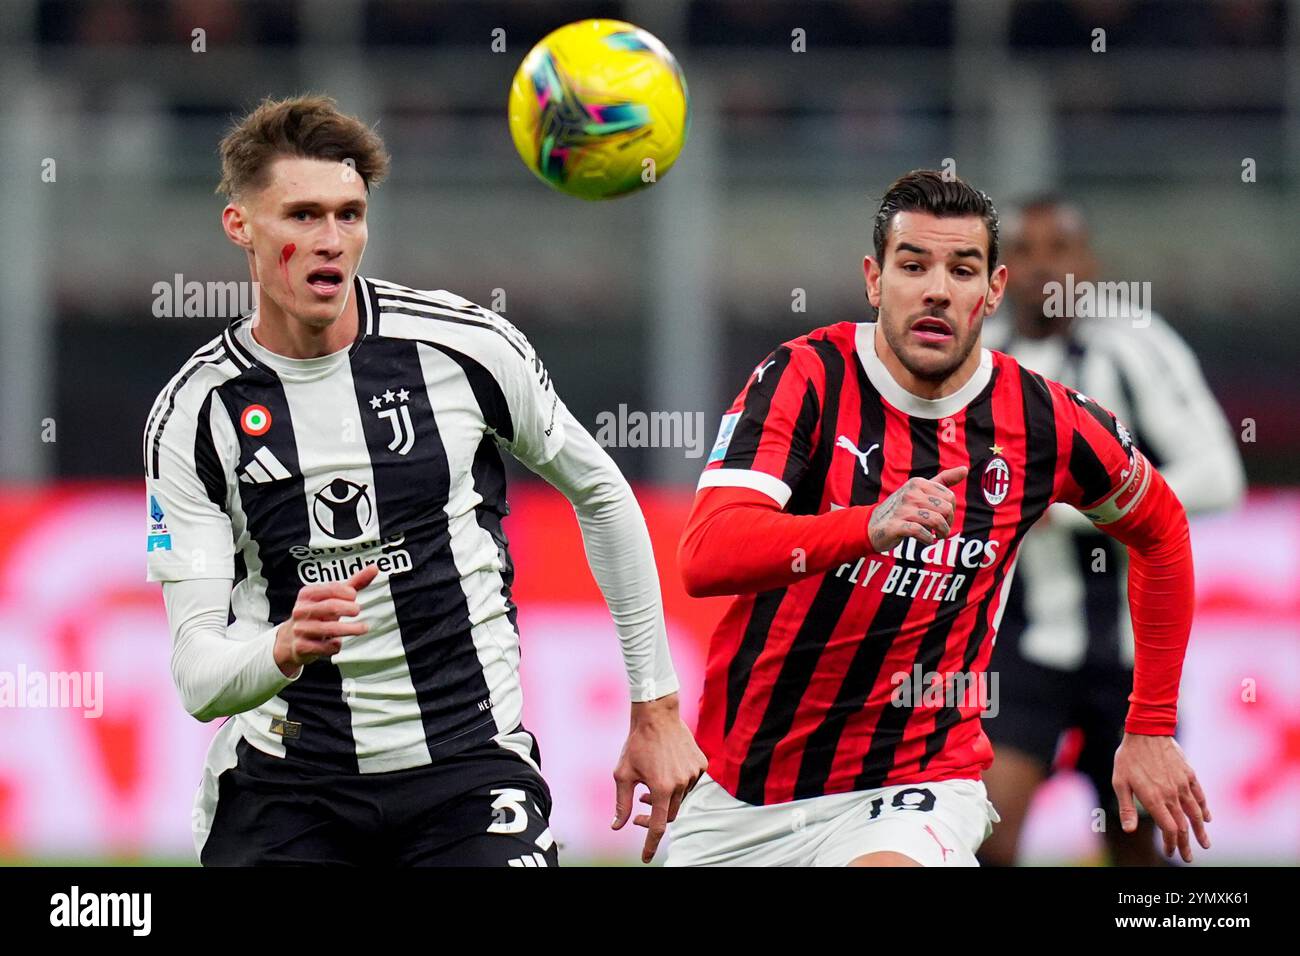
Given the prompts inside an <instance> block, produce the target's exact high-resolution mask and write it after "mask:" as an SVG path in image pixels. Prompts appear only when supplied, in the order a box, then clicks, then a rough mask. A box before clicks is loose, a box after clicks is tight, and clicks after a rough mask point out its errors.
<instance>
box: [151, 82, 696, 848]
mask: <svg viewBox="0 0 1300 956" xmlns="http://www.w3.org/2000/svg"><path fill="white" fill-rule="evenodd" d="M221 155H222V166H223V179H222V183H221V186H220V187H219V188H220V191H222V192H224V193H225V194H226V195H227V196H228V197H229V202H228V204H227V205H226V207H225V209H224V211H223V214H222V223H223V226H224V229H225V233H226V236H227V237H228V238H229V239H230V241H231V242H233V243H234V244H235V245H236V246H238V247H239V248H241V249H242V250H243V251H244V252H245V253H246V255H247V259H248V263H249V268H250V273H251V276H252V278H253V280H254V281H255V282H256V283H258V286H259V297H258V299H259V301H258V308H257V310H256V312H255V313H254V314H253V315H251V316H246V317H244V318H241V319H238V320H236V321H235V322H233V323H231V324H230V326H229V327H227V328H226V329H225V330H224V331H223V332H222V333H221V334H220V335H218V336H217V337H216V338H215V339H213V340H212V341H211V342H210V343H209V344H208V345H206V346H204V347H203V348H202V349H200V350H199V351H198V352H196V353H195V354H194V356H193V357H192V358H191V359H190V360H189V361H188V362H186V363H185V364H184V366H183V367H182V368H181V369H180V371H179V372H178V373H177V374H176V375H175V376H174V377H173V378H172V380H171V382H169V383H168V385H167V386H166V387H165V388H164V389H163V390H162V392H161V394H160V395H159V396H158V399H157V401H156V402H155V404H154V407H153V410H152V411H151V413H150V415H149V419H148V422H147V425H146V429H145V435H144V464H145V471H146V486H147V495H148V511H149V533H148V539H147V541H148V545H147V549H148V576H149V579H150V580H153V581H160V582H163V596H164V599H165V602H166V606H167V614H168V620H169V622H170V625H171V628H172V631H173V637H174V649H173V654H172V673H173V676H174V678H175V681H176V684H177V687H178V689H179V690H180V694H181V697H182V700H183V701H184V704H185V707H186V709H187V710H188V711H189V713H191V714H192V715H193V716H195V717H197V718H198V719H199V720H204V721H207V720H212V719H214V718H222V717H225V718H231V719H229V720H227V721H226V722H225V723H224V724H223V725H222V726H221V728H220V729H219V730H218V731H217V733H216V735H215V737H214V739H213V742H212V745H211V747H210V750H209V753H208V758H207V763H206V766H205V768H204V772H203V778H202V782H201V785H200V787H199V791H198V794H197V796H196V800H195V806H194V815H193V828H194V838H195V846H196V850H197V852H198V854H199V858H200V860H201V862H202V863H204V864H205V865H269V864H277V865H289V864H335V865H363V864H381V865H385V864H386V865H399V866H426V865H429V866H432V865H496V866H515V867H538V866H553V865H555V864H556V862H557V860H558V856H557V846H556V839H555V837H554V836H553V835H552V833H551V830H550V826H549V822H548V818H549V813H550V806H551V795H550V792H549V790H548V788H547V786H546V783H545V781H544V780H543V778H542V776H541V770H540V756H539V749H538V746H537V742H536V740H534V738H533V737H532V735H531V734H530V733H529V732H528V730H527V729H526V728H525V727H524V726H523V723H522V698H521V694H520V685H519V673H518V672H519V666H520V654H519V635H518V631H517V628H516V624H515V605H514V603H513V601H512V599H511V590H510V589H511V582H512V579H513V573H514V572H513V566H512V563H511V559H510V552H509V547H508V543H507V540H506V535H505V531H504V528H503V522H502V519H503V518H504V517H505V516H506V514H507V513H508V508H507V503H506V497H505V475H504V471H503V467H502V460H501V456H500V453H499V449H505V450H506V451H508V452H509V453H510V454H512V455H513V456H514V457H516V458H517V459H519V460H520V461H521V462H523V463H524V464H525V465H527V466H528V467H529V468H530V469H532V470H533V471H534V472H536V473H537V474H539V475H541V476H542V477H543V478H545V479H546V480H547V481H548V482H550V483H551V484H552V485H554V486H555V487H556V488H558V489H559V490H560V491H561V492H563V493H564V494H565V495H566V496H567V497H568V498H569V500H570V501H571V502H572V503H573V506H574V509H575V511H576V513H577V517H578V521H579V524H580V525H581V528H582V532H583V538H584V542H585V547H586V551H587V558H588V563H589V564H590V566H591V570H592V572H593V574H594V576H595V578H596V581H597V583H598V584H599V586H600V588H601V590H602V592H603V594H604V596H605V599H606V602H607V603H608V605H609V608H610V611H611V613H612V615H613V618H614V625H615V628H616V630H617V632H618V635H619V639H620V642H621V646H622V651H623V657H624V662H625V664H626V667H627V673H628V682H629V690H630V695H631V699H632V705H631V730H630V732H629V735H628V739H627V744H626V746H625V748H624V751H623V754H622V757H621V758H620V761H619V764H618V767H617V769H616V771H615V779H616V784H617V787H616V809H615V819H614V826H615V827H616V828H618V827H621V826H623V825H624V824H625V823H626V822H627V820H628V818H629V817H630V816H631V813H632V798H633V792H634V789H635V787H636V785H637V784H645V785H646V786H647V787H648V788H649V791H650V792H649V794H648V795H647V796H646V797H643V798H642V799H643V801H644V802H647V803H649V804H650V810H649V812H648V813H644V814H641V815H640V816H638V818H637V821H638V822H639V823H641V824H643V825H645V826H646V827H648V829H649V833H648V834H647V837H646V841H645V845H644V848H643V859H645V860H647V861H648V860H649V859H650V857H651V856H652V855H653V854H654V852H655V848H656V846H657V845H658V842H659V839H660V838H661V836H662V834H663V831H664V828H665V826H666V824H667V822H668V821H669V820H670V819H672V818H673V817H674V816H675V814H676V812H677V808H678V806H679V804H680V802H681V800H682V798H683V796H684V795H685V794H686V792H687V791H688V790H689V789H690V787H691V786H692V785H693V784H694V783H695V781H696V779H697V778H698V777H699V775H700V773H701V772H702V771H703V769H704V759H703V755H702V754H701V753H700V751H699V749H698V747H697V746H696V744H695V742H694V740H693V739H692V737H691V734H690V731H689V729H688V728H687V727H686V726H685V725H684V724H683V723H682V721H681V718H680V716H679V714H678V707H677V678H676V676H675V673H674V671H673V666H672V660H671V658H670V656H669V652H668V645H667V639H666V631H665V624H664V616H663V608H662V603H661V599H660V591H659V581H658V577H657V574H656V570H655V564H654V557H653V553H652V551H651V547H650V539H649V534H648V532H647V529H646V525H645V520H644V518H643V516H642V514H641V511H640V508H639V507H638V505H637V503H636V499H635V498H634V497H633V495H632V492H631V489H630V488H629V486H628V484H627V482H626V481H625V480H624V479H623V477H622V475H621V474H620V473H619V471H618V469H617V468H616V467H615V465H614V463H613V462H612V461H611V460H610V458H609V456H608V455H607V454H606V453H605V452H604V450H603V449H601V448H600V447H599V446H598V445H597V444H596V442H595V440H594V439H593V438H592V437H591V436H590V435H589V434H588V433H587V432H586V431H585V430H584V429H583V428H582V426H581V425H580V424H579V423H578V422H577V421H576V420H575V419H574V417H573V415H572V414H571V413H570V412H569V411H568V410H567V409H566V408H565V406H564V403H563V402H562V401H561V400H560V399H559V397H558V395H557V394H556V391H555V386H554V383H553V382H552V381H551V378H550V376H549V375H548V374H547V371H546V369H545V367H544V366H543V365H542V363H541V361H540V359H539V358H538V357H537V355H536V353H535V352H534V351H533V349H532V347H531V345H530V344H529V342H528V340H527V339H526V338H525V337H524V336H523V334H522V333H521V332H520V331H519V330H518V329H517V328H516V327H515V326H513V325H512V324H511V323H509V322H508V321H506V320H505V319H504V318H502V317H501V316H499V315H497V314H495V313H493V312H490V311H488V310H486V309H483V308H480V307H479V306H477V305H475V304H473V303H472V302H469V301H467V300H466V299H464V298H462V297H460V296H458V295H455V294H453V293H451V292H446V291H430V290H423V289H415V288H410V287H407V286H404V285H399V284H397V283H393V282H388V281H384V280H381V279H374V278H367V277H363V276H362V275H360V274H359V272H358V268H359V265H360V261H361V257H362V253H363V252H364V249H365V245H366V240H367V222H366V205H367V197H368V195H369V191H370V188H371V187H373V186H376V185H378V183H379V182H380V181H381V180H382V179H383V178H384V176H385V174H386V172H387V169H388V165H389V160H388V156H387V154H386V153H385V151H384V148H383V144H382V142H381V141H380V140H379V138H378V137H377V136H376V135H375V134H374V132H373V131H372V130H370V129H369V128H368V127H366V126H365V125H364V124H363V123H361V122H360V121H359V120H357V119H355V118H354V117H350V116H346V115H344V114H342V113H341V112H339V110H338V109H337V107H336V106H335V104H334V103H333V101H332V100H330V99H328V98H325V97H299V98H295V99H289V100H281V101H275V100H268V101H266V102H264V103H263V104H262V105H261V106H259V107H258V108H257V109H256V110H255V111H253V112H252V113H251V114H249V115H248V116H247V117H245V118H244V119H242V120H241V121H240V122H239V123H238V124H237V125H236V126H235V127H234V129H232V131H231V132H230V134H229V135H228V136H227V137H226V139H225V140H224V141H223V143H222V149H221Z"/></svg>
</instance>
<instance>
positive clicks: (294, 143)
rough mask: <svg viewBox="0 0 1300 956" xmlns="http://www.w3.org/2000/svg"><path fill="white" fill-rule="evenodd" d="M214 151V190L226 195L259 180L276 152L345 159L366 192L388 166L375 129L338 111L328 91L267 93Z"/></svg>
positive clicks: (263, 182)
mask: <svg viewBox="0 0 1300 956" xmlns="http://www.w3.org/2000/svg"><path fill="white" fill-rule="evenodd" d="M220 152H221V182H220V183H218V184H217V190H216V191H217V192H219V193H224V194H225V195H226V196H227V197H229V198H234V197H235V196H238V195H240V194H242V193H244V192H245V191H247V190H249V189H260V188H262V187H263V186H265V185H266V180H267V171H268V169H269V168H270V166H271V163H272V161H274V160H276V159H278V158H279V157H281V156H296V157H301V158H304V159H332V160H337V161H339V162H344V161H348V160H350V161H351V162H350V165H352V166H354V167H355V169H356V171H357V175H359V176H360V177H361V181H362V182H363V183H364V184H365V187H366V191H367V192H369V190H370V188H371V187H372V186H378V185H379V184H380V183H381V182H383V180H384V177H386V176H387V175H388V166H389V156H388V153H387V151H386V150H385V149H384V141H383V140H382V139H380V138H379V134H378V133H376V132H375V131H374V130H372V129H371V128H370V127H369V126H367V125H366V124H365V123H363V122H362V121H361V120H359V119H357V118H356V117H355V116H349V115H348V114H346V113H344V112H342V111H341V110H340V109H339V107H338V104H337V103H336V102H335V101H334V98H333V97H330V96H315V95H307V96H294V97H289V98H287V99H282V100H275V99H271V98H270V97H269V96H268V97H267V98H266V99H264V100H263V101H262V102H261V103H260V104H259V105H258V107H257V109H255V110H253V112H251V113H249V114H248V115H247V116H245V117H244V118H243V119H241V120H238V121H237V122H236V123H235V125H234V126H232V127H231V129H230V132H228V133H227V134H226V136H225V138H224V139H223V140H222V141H221V147H220Z"/></svg>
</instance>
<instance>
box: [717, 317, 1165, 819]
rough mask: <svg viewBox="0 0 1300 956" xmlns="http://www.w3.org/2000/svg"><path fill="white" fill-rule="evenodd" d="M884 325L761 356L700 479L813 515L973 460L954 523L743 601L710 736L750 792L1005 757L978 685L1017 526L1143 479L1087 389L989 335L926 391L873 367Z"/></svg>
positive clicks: (815, 791)
mask: <svg viewBox="0 0 1300 956" xmlns="http://www.w3.org/2000/svg"><path fill="white" fill-rule="evenodd" d="M875 331H876V326H875V324H874V323H859V324H855V323H850V322H842V323H839V324H837V325H831V326H827V327H825V328H821V329H817V330H815V331H813V332H810V333H809V334H807V335H804V336H802V337H800V338H797V339H794V340H792V341H790V342H787V343H785V344H783V345H781V346H780V347H779V348H777V349H776V350H775V351H774V352H772V353H771V354H770V355H768V356H767V357H766V358H765V359H764V360H763V361H762V362H761V363H760V364H759V365H758V366H757V367H756V368H755V370H754V372H753V373H752V374H751V376H750V378H749V381H748V382H747V384H746V385H745V388H744V389H743V390H742V391H741V393H740V395H739V396H738V397H737V398H736V401H735V402H734V403H733V404H732V406H731V408H730V409H729V410H728V412H727V414H726V415H725V416H724V418H723V422H722V428H721V429H720V431H719V434H718V439H717V442H716V443H715V445H714V447H713V451H712V453H711V454H710V456H709V460H708V463H707V465H706V468H705V471H704V473H703V475H702V476H701V479H700V487H701V488H706V487H718V486H730V487H743V488H750V489H756V490H758V491H761V492H764V493H766V494H768V495H770V496H771V497H772V498H773V499H774V500H775V501H776V502H777V503H778V504H779V505H780V506H781V507H782V508H783V509H784V510H785V511H787V512H789V513H792V514H803V515H817V514H824V513H826V512H828V511H832V510H835V509H838V508H848V507H853V506H860V505H874V504H876V503H878V502H881V501H883V500H884V499H885V498H887V497H888V496H889V495H890V494H891V493H892V492H893V491H895V490H896V489H897V488H898V487H899V486H900V485H902V484H903V483H904V482H906V481H907V479H908V478H910V477H922V478H933V477H934V476H935V475H936V474H938V473H939V472H940V471H942V470H943V469H947V468H953V467H957V466H962V465H965V466H968V467H969V468H970V472H969V474H968V476H967V478H966V479H965V481H963V482H962V483H961V484H959V485H957V486H956V487H954V488H953V489H952V491H953V493H954V494H955V495H956V505H955V515H954V519H955V520H954V521H953V522H952V533H951V534H950V535H949V536H948V537H947V538H945V539H941V540H939V541H936V542H935V543H933V544H931V545H928V546H927V545H923V544H922V543H921V542H918V541H916V540H913V539H905V540H904V541H903V542H902V543H901V544H900V545H899V546H898V547H896V548H894V549H893V550H892V551H889V552H886V553H873V552H872V551H871V546H870V544H869V543H868V542H867V541H865V540H864V541H863V553H862V555H861V557H860V558H858V559H856V560H853V561H848V562H846V563H843V564H841V565H839V566H838V567H833V568H831V569H829V570H827V571H825V572H822V573H817V574H809V575H808V576H807V578H805V579H802V580H798V581H797V582H796V583H794V584H791V585H789V586H785V587H780V588H776V589H773V590H768V591H763V592H761V593H757V594H743V595H740V596H739V597H737V598H736V599H735V600H734V601H733V603H732V604H731V606H730V608H729V609H728V611H727V613H726V614H725V616H724V618H723V619H722V621H721V622H720V623H719V625H718V628H717V630H716V631H715V633H714V635H713V639H712V643H711V646H710V650H709V658H708V666H707V671H706V678H705V686H704V693H703V699H702V703H701V709H700V721H699V728H698V737H699V740H700V745H701V747H702V748H703V749H704V751H705V753H706V754H707V755H708V757H709V773H710V775H711V776H712V777H713V778H714V779H715V780H717V781H718V782H719V783H720V784H721V785H722V786H723V787H724V788H725V789H726V790H727V791H728V792H730V793H731V794H732V795H734V796H736V797H737V798H739V799H741V800H744V801H745V802H747V803H751V804H766V803H780V802H784V801H788V800H792V799H800V798H804V797H811V796H817V795H820V794H826V793H839V792H844V791H849V790H865V789H871V788H875V787H881V786H892V785H894V784H904V783H918V782H924V781H932V780H943V779H948V778H955V777H967V778H978V777H979V775H980V771H981V770H982V769H984V768H986V767H988V766H989V764H990V763H991V762H992V756H993V754H992V750H991V748H990V746H989V743H988V740H987V738H986V737H985V735H984V733H983V731H982V730H981V727H980V714H981V712H982V711H983V710H984V708H985V704H986V703H987V696H986V695H985V694H982V693H980V691H981V689H987V686H989V685H986V684H984V683H983V682H984V680H985V677H984V672H985V668H986V666H987V663H988V659H989V655H990V653H991V651H992V648H993V642H994V639H995V635H996V633H997V628H998V622H999V619H1000V617H1001V615H1002V610H1003V604H1004V601H1005V598H1006V593H1007V589H1008V585H1009V584H1010V581H1011V579H1012V575H1013V573H1014V570H1015V564H1016V556H1017V549H1018V547H1019V544H1020V541H1021V539H1022V538H1023V537H1024V535H1025V533H1026V531H1028V530H1029V528H1030V526H1031V525H1032V524H1033V523H1034V522H1035V521H1036V520H1038V518H1039V516H1041V515H1042V514H1043V512H1044V510H1046V508H1047V506H1048V505H1049V504H1051V503H1052V502H1054V501H1064V502H1068V503H1070V504H1072V505H1075V506H1076V507H1078V508H1080V509H1081V510H1083V511H1084V512H1085V513H1087V514H1088V516H1089V517H1090V518H1092V519H1093V520H1094V521H1096V522H1097V523H1098V524H1106V523H1110V522H1113V521H1116V520H1118V519H1119V518H1120V517H1122V516H1123V515H1125V514H1126V513H1128V511H1129V510H1130V509H1131V508H1132V507H1133V505H1134V504H1136V503H1137V501H1138V500H1139V499H1140V498H1141V497H1142V495H1143V494H1144V492H1145V490H1146V488H1147V487H1148V485H1149V483H1150V479H1151V470H1150V466H1149V464H1147V462H1146V460H1145V459H1144V458H1143V457H1142V455H1141V453H1140V452H1139V451H1138V450H1137V449H1136V448H1135V447H1134V446H1133V443H1132V441H1131V439H1130V436H1129V433H1128V431H1127V430H1126V429H1125V428H1124V426H1123V425H1122V424H1120V423H1119V422H1118V421H1116V419H1115V417H1114V416H1113V415H1111V414H1110V413H1109V412H1108V411H1106V410H1105V409H1103V408H1101V407H1100V406H1099V405H1098V404H1097V403H1096V402H1094V401H1093V400H1091V399H1089V398H1088V397H1086V396H1084V395H1082V394H1080V393H1079V392H1076V391H1074V390H1073V389H1070V388H1068V387H1066V386H1064V385H1061V384H1059V383H1057V382H1053V381H1049V380H1045V379H1044V378H1043V377H1042V376H1040V375H1038V374H1036V373H1035V372H1032V371H1030V370H1029V369H1026V368H1023V367H1022V366H1021V365H1020V364H1019V363H1017V362H1016V360H1015V359H1014V358H1012V357H1011V356H1009V355H1005V354H1003V353H1000V352H994V351H990V350H988V349H981V352H980V364H979V366H978V368H977V369H976V371H975V373H974V375H973V376H972V377H971V378H970V379H969V380H968V381H967V382H966V383H965V384H964V385H963V386H962V387H961V388H960V389H959V390H957V391H956V392H955V393H953V394H951V395H948V396H946V397H944V398H940V399H923V398H920V397H918V396H916V395H913V394H911V393H910V392H907V391H906V390H904V389H903V388H902V386H900V385H899V384H898V383H897V382H896V381H895V380H894V378H893V377H892V376H891V375H890V373H889V372H888V371H887V370H886V369H885V367H884V365H883V364H882V363H881V362H880V359H879V357H878V356H877V354H876V351H875V341H874V339H875ZM797 560H798V555H797V554H793V555H792V561H797ZM993 686H995V685H993Z"/></svg>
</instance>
